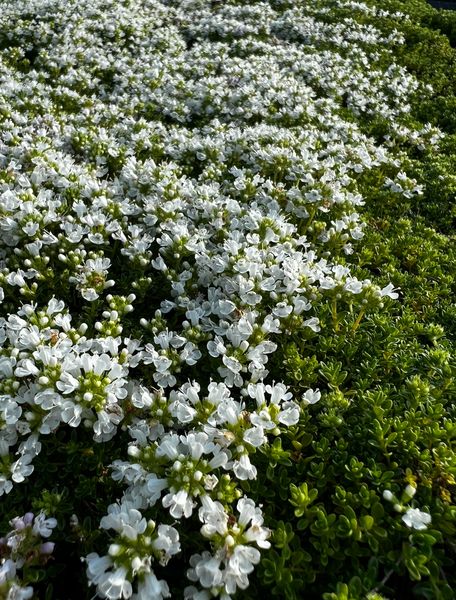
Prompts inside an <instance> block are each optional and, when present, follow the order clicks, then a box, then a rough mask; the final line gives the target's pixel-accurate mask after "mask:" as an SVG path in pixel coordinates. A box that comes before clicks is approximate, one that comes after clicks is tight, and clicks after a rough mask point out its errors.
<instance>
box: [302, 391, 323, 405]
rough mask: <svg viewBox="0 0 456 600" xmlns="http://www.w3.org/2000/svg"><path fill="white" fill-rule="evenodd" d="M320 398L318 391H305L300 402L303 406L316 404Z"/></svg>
mask: <svg viewBox="0 0 456 600" xmlns="http://www.w3.org/2000/svg"><path fill="white" fill-rule="evenodd" d="M320 398H321V393H320V390H319V389H316V390H312V389H310V390H307V392H304V394H303V395H302V400H303V402H304V404H316V403H317V402H318V401H319V400H320Z"/></svg>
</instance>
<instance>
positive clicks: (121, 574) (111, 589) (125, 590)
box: [97, 567, 133, 600]
mask: <svg viewBox="0 0 456 600" xmlns="http://www.w3.org/2000/svg"><path fill="white" fill-rule="evenodd" d="M97 590H98V593H99V594H101V595H102V597H104V598H107V599H108V600H118V599H121V598H131V596H132V594H133V588H132V585H131V583H130V582H129V581H128V580H127V569H126V568H125V567H119V568H118V569H116V570H115V571H114V572H108V573H105V574H104V575H102V576H101V577H100V581H99V583H98V586H97Z"/></svg>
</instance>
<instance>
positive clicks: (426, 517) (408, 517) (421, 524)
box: [402, 508, 432, 530]
mask: <svg viewBox="0 0 456 600" xmlns="http://www.w3.org/2000/svg"><path fill="white" fill-rule="evenodd" d="M402 520H403V521H404V523H405V524H406V525H407V527H410V528H412V529H418V530H422V529H427V526H428V525H429V524H430V523H431V521H432V518H431V515H430V514H429V513H426V512H423V511H422V510H420V509H419V508H409V509H407V511H406V512H405V514H403V515H402Z"/></svg>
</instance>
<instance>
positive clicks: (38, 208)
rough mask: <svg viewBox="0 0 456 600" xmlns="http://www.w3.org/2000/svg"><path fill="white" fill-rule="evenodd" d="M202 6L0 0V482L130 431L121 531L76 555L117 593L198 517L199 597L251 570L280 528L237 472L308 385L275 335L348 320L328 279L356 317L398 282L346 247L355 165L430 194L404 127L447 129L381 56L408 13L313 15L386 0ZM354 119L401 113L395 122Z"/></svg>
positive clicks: (105, 593) (286, 421) (250, 463)
mask: <svg viewBox="0 0 456 600" xmlns="http://www.w3.org/2000/svg"><path fill="white" fill-rule="evenodd" d="M213 4H214V5H213ZM213 4H212V3H208V2H199V1H197V0H195V1H194V0H170V1H159V0H147V1H146V0H103V1H101V0H78V1H76V0H66V1H63V0H52V1H48V0H34V1H33V2H29V1H28V0H27V1H25V0H20V1H18V2H15V3H7V4H6V6H5V7H4V10H2V14H1V15H0V26H1V28H2V30H6V28H7V30H8V32H9V33H8V36H7V37H8V39H9V40H10V42H11V40H22V42H23V45H22V46H21V45H14V48H12V47H10V46H9V44H10V42H8V40H6V39H5V40H3V41H2V45H1V48H2V49H1V50H0V72H1V76H2V80H3V81H5V82H7V83H5V85H3V86H2V89H1V91H0V99H1V102H0V104H2V106H3V107H4V108H2V115H3V116H4V121H3V129H2V132H1V135H0V236H1V237H0V239H1V241H0V307H1V310H2V316H1V317H0V375H1V380H0V394H1V396H0V400H1V402H0V495H1V494H6V493H10V492H11V490H12V489H13V485H14V484H16V483H20V482H22V481H24V479H25V478H27V477H28V476H29V475H31V473H32V472H33V469H34V467H33V464H32V462H33V459H34V457H35V456H36V455H37V454H39V452H40V450H41V447H42V443H43V436H46V435H49V434H53V433H54V432H56V431H57V429H59V428H63V427H70V428H77V427H80V426H82V427H87V428H89V429H91V430H92V432H93V438H94V440H95V442H97V443H103V442H107V441H109V440H111V439H112V438H114V437H115V436H116V434H117V433H118V432H119V430H120V431H123V432H127V433H128V434H129V436H130V438H131V442H130V445H129V448H128V457H126V458H127V460H124V461H121V460H119V461H115V462H114V463H113V465H112V473H113V477H114V479H115V480H116V481H118V482H122V483H124V484H125V487H126V489H125V492H124V495H123V496H122V498H121V499H120V500H119V502H118V503H117V504H113V505H112V506H111V507H110V509H109V514H108V515H107V516H106V517H104V519H103V520H102V522H101V528H102V529H104V530H113V531H114V532H115V541H114V542H113V543H112V544H111V546H110V548H109V551H108V553H107V555H106V556H99V555H98V554H95V553H92V554H89V555H88V556H87V557H86V561H87V575H88V579H89V583H91V584H93V585H94V586H96V589H97V593H98V595H99V596H100V597H102V598H109V599H111V600H116V599H118V598H130V597H132V598H138V599H139V598H165V597H168V596H170V594H171V592H170V588H169V585H168V583H167V582H166V581H164V580H163V579H160V578H159V577H158V576H157V575H156V574H155V569H158V570H159V569H160V566H162V565H166V564H167V563H168V561H169V560H170V559H171V558H172V557H173V556H174V555H175V554H177V553H178V552H179V550H180V532H179V530H178V529H176V528H175V527H174V524H176V522H179V524H180V525H181V526H182V527H183V528H185V526H186V525H185V524H183V523H184V521H185V522H186V523H188V522H190V517H192V516H193V517H195V515H197V516H198V518H199V522H200V525H201V537H202V539H203V543H204V541H207V548H208V549H207V550H204V551H203V552H202V553H198V554H194V555H193V556H192V558H191V560H190V568H189V571H188V577H189V579H190V581H192V582H193V583H196V584H198V585H199V586H200V587H201V588H202V590H203V591H201V590H199V591H198V589H199V588H197V587H189V588H188V589H187V591H186V595H187V597H188V598H191V597H194V598H205V597H207V596H208V595H209V594H212V595H221V596H222V597H223V598H225V599H227V598H230V597H231V595H232V594H234V593H235V591H236V589H238V588H240V589H245V588H246V587H247V585H248V575H249V574H250V573H251V572H252V570H253V568H254V565H256V564H257V563H258V562H259V560H260V553H259V549H264V548H267V547H268V545H269V542H268V541H267V538H268V537H269V534H270V532H269V530H268V528H267V527H265V526H263V517H262V513H261V508H260V507H259V506H256V505H255V504H254V502H253V500H252V499H250V498H247V497H246V496H245V495H244V492H243V491H242V487H241V485H240V484H241V483H242V482H246V481H247V480H253V479H255V478H256V477H257V467H256V466H255V455H257V456H258V455H259V454H260V453H266V452H267V449H268V448H269V447H270V445H271V443H272V442H273V439H274V438H277V437H280V436H281V435H282V434H283V432H285V431H286V430H287V429H288V428H289V427H291V426H294V425H296V424H297V423H298V421H299V419H300V415H301V413H302V411H303V410H305V407H306V406H307V405H309V404H314V403H315V402H317V401H318V400H319V398H320V392H319V391H318V390H315V391H314V390H312V389H309V390H308V391H306V392H305V394H304V397H303V399H300V400H297V399H296V398H294V397H293V394H292V393H291V392H290V391H289V390H288V389H287V387H286V386H285V385H284V384H283V383H280V382H278V383H276V382H271V381H270V377H268V376H269V371H268V363H269V361H270V358H271V355H273V354H274V353H275V352H276V350H277V347H278V340H279V338H280V336H281V335H287V334H289V333H290V332H293V331H298V332H300V335H302V336H307V337H312V336H316V335H318V332H319V331H320V330H321V327H322V323H321V318H320V312H321V307H322V306H324V305H327V304H329V305H330V306H331V307H332V310H333V315H334V319H335V326H336V328H337V303H339V306H340V305H341V304H344V303H345V304H346V305H348V306H349V307H350V310H353V307H358V310H359V311H360V313H359V314H360V317H359V319H361V317H362V315H363V314H364V313H365V311H366V310H367V309H368V308H369V307H377V306H381V305H382V303H383V301H384V300H385V298H388V297H389V298H392V299H394V298H396V297H397V293H396V292H395V291H394V288H393V286H392V285H388V286H386V287H383V288H382V287H381V286H378V285H376V284H375V283H373V282H372V281H370V280H367V279H366V280H360V279H358V278H357V277H355V276H354V275H353V273H352V272H351V271H350V269H349V268H348V267H347V266H346V256H347V255H350V254H351V253H353V252H354V248H355V245H356V244H357V243H359V240H361V239H362V237H363V223H362V221H361V216H360V213H359V211H360V209H361V207H362V206H363V203H364V200H363V197H362V192H361V190H362V182H363V178H364V177H366V176H367V174H369V173H370V174H372V176H375V177H377V178H378V179H380V180H381V181H382V182H385V186H384V187H385V193H389V192H391V193H392V194H396V193H399V194H402V195H403V196H405V197H406V198H409V197H411V196H412V195H413V194H418V193H420V187H419V185H418V184H417V183H416V182H415V181H414V180H411V179H409V178H407V176H406V175H405V173H403V171H402V165H401V163H400V161H399V160H398V159H397V157H396V155H395V154H393V152H392V151H391V148H392V147H394V145H395V144H396V145H398V146H403V145H406V144H414V145H418V146H420V145H422V144H432V143H437V141H438V132H436V131H434V130H433V128H427V129H426V130H425V131H420V132H417V131H415V130H413V129H411V128H410V127H408V126H407V125H406V124H404V123H403V119H402V117H403V116H404V115H405V114H406V113H407V111H408V109H409V105H408V97H409V96H410V94H412V93H414V92H415V91H416V90H417V89H418V84H417V82H416V80H415V79H414V78H413V77H411V76H410V75H408V74H407V72H406V71H405V70H404V69H403V68H402V67H400V66H399V65H397V64H396V63H395V62H394V59H393V57H392V53H391V49H392V48H393V47H394V45H395V44H400V43H401V42H402V38H401V36H400V35H399V34H398V33H397V32H393V33H391V34H384V33H382V31H381V30H380V28H379V29H375V28H374V27H372V26H371V25H360V24H359V23H357V22H356V20H354V19H352V18H347V19H345V20H343V21H342V22H340V23H337V24H334V23H333V24H331V23H329V22H327V19H326V18H325V17H326V15H327V13H328V11H330V10H331V6H333V5H334V4H336V5H338V6H339V7H340V8H344V9H348V10H351V11H359V12H360V13H363V14H372V11H374V13H375V10H374V9H371V8H369V7H368V6H366V5H364V4H363V3H361V2H348V1H346V0H338V1H337V2H335V3H334V2H330V3H328V2H326V1H324V0H322V1H321V2H315V3H312V5H308V3H304V2H296V3H292V6H291V7H290V6H289V3H287V2H281V1H279V2H274V3H266V2H255V3H253V4H251V5H249V6H244V5H242V3H227V4H223V5H219V4H218V3H213ZM215 4H217V6H215ZM375 14H377V13H375ZM378 15H379V17H381V18H383V19H386V20H388V21H392V22H394V21H395V20H397V19H400V18H401V15H400V14H390V13H388V12H387V11H378ZM47 17H49V18H47ZM5 24H6V25H5ZM385 64H387V66H386V67H385ZM365 117H368V118H378V119H383V121H384V122H386V123H388V124H389V125H388V134H387V137H386V138H385V144H379V143H377V142H376V141H375V140H374V139H373V138H370V137H368V136H367V135H366V134H364V133H363V131H362V128H361V127H360V126H358V125H357V122H356V119H357V118H365ZM271 440H272V442H271ZM234 505H236V509H234ZM152 507H156V508H157V507H159V508H160V513H159V515H160V519H163V522H161V523H159V524H156V522H155V521H152V520H151V519H150V518H149V515H148V514H147V511H149V509H151V508H152ZM236 511H237V512H236ZM154 519H155V517H154ZM157 520H158V517H157ZM170 523H173V525H171V524H170Z"/></svg>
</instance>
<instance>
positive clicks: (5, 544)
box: [0, 512, 57, 600]
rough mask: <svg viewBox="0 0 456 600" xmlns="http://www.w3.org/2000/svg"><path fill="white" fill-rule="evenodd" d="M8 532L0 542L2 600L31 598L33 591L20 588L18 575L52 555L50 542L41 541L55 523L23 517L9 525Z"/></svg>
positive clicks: (27, 515)
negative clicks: (25, 568) (9, 529)
mask: <svg viewBox="0 0 456 600" xmlns="http://www.w3.org/2000/svg"><path fill="white" fill-rule="evenodd" d="M10 525H11V527H12V530H11V531H9V532H8V533H7V534H6V535H5V537H2V538H0V594H1V597H2V598H6V600H13V599H14V600H27V599H28V598H32V596H33V588H32V587H31V586H29V585H24V584H23V581H22V579H21V576H20V572H21V570H22V569H23V567H24V566H26V567H27V568H30V567H33V566H42V565H45V564H46V563H47V562H48V561H49V559H50V558H51V555H52V553H53V551H54V546H55V544H54V542H49V541H43V539H42V538H49V537H50V535H51V534H52V530H53V529H54V528H55V527H56V525H57V521H56V520H55V519H54V518H46V515H45V514H44V513H43V512H41V513H39V514H38V515H36V516H35V515H34V514H33V513H30V512H29V513H26V514H25V515H24V516H23V517H16V518H15V519H13V520H12V521H11V522H10Z"/></svg>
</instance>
